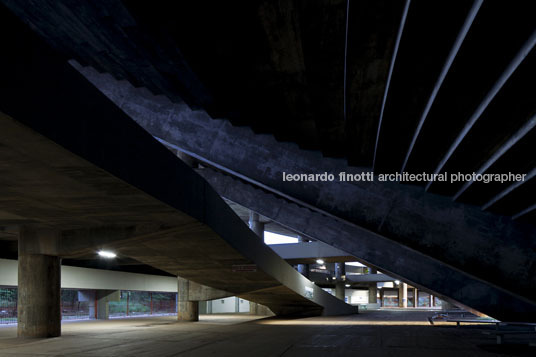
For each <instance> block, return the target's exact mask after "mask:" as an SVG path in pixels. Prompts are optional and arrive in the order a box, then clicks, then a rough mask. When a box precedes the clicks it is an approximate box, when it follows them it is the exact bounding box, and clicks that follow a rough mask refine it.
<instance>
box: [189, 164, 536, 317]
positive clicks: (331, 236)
mask: <svg viewBox="0 0 536 357" xmlns="http://www.w3.org/2000/svg"><path fill="white" fill-rule="evenodd" d="M197 171H198V172H199V173H200V174H201V175H202V176H203V177H204V178H205V179H206V180H207V181H208V182H209V183H210V184H211V185H212V187H214V188H215V189H216V191H217V192H218V193H219V194H220V195H221V196H222V197H225V198H227V199H229V200H231V201H233V202H235V203H238V204H240V205H243V206H245V207H248V208H250V209H251V210H253V211H255V212H258V213H259V214H261V215H263V216H265V217H267V218H270V219H272V220H274V221H276V222H278V223H279V224H281V225H283V226H286V227H287V228H290V229H292V230H295V231H296V232H298V233H301V234H303V235H306V236H309V237H311V238H314V239H318V240H320V241H323V242H325V243H328V244H330V245H332V246H334V247H335V248H339V249H344V250H345V251H347V252H348V253H350V254H352V255H353V256H355V257H356V258H357V259H358V260H360V261H362V262H363V263H365V264H369V265H372V266H376V267H381V269H382V270H383V271H385V272H386V273H387V274H389V275H390V276H394V277H397V278H399V279H401V280H404V281H408V282H410V283H411V284H412V285H414V286H417V287H419V288H421V289H422V288H424V289H425V290H431V291H432V292H433V293H434V294H435V295H438V296H440V297H442V298H443V299H446V300H447V301H448V300H455V301H456V302H458V303H461V304H463V305H465V306H468V307H471V308H474V309H476V310H478V311H481V312H483V313H485V314H488V315H490V316H494V317H496V318H499V319H502V320H523V321H525V320H531V321H532V320H534V319H536V304H534V303H533V302H532V301H528V300H527V299H525V298H523V297H520V296H518V295H515V294H513V293H511V292H508V291H506V290H504V289H501V288H500V287H498V286H493V285H491V284H489V283H487V282H484V281H481V280H479V279H478V278H476V277H474V276H472V275H470V274H467V273H464V272H462V271H460V270H458V269H455V268H454V267H451V266H449V265H446V264H444V263H442V262H440V261H437V260H435V259H433V258H431V257H429V256H427V255H424V254H422V253H419V252H417V251H415V250H413V249H411V248H408V247H404V246H403V245H401V244H399V243H397V242H394V241H392V240H389V239H386V238H385V237H382V236H381V235H378V234H376V233H373V232H371V231H369V230H366V229H363V228H361V227H359V226H356V225H353V224H349V223H345V222H342V221H340V220H337V219H334V218H331V217H328V216H325V215H323V214H321V213H318V212H315V211H312V210H310V209H308V208H305V207H302V206H299V205H297V204H295V203H292V202H288V201H287V200H285V199H282V198H279V197H277V196H275V195H273V194H271V193H268V192H266V191H264V190H261V189H258V188H255V187H253V186H252V185H250V184H247V183H244V182H242V181H240V180H238V179H234V178H232V177H230V176H227V175H224V174H221V173H219V172H216V171H214V170H211V169H208V168H205V169H199V170H197Z"/></svg>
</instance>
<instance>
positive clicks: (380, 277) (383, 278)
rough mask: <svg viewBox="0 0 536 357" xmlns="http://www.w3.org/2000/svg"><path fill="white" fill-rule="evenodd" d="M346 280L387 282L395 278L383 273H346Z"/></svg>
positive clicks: (354, 281) (353, 281)
mask: <svg viewBox="0 0 536 357" xmlns="http://www.w3.org/2000/svg"><path fill="white" fill-rule="evenodd" d="M346 280H349V281H351V282H352V283H361V282H375V283H376V282H377V283H379V282H387V281H395V280H397V279H396V278H393V277H391V276H389V275H385V274H363V275H348V274H347V275H346Z"/></svg>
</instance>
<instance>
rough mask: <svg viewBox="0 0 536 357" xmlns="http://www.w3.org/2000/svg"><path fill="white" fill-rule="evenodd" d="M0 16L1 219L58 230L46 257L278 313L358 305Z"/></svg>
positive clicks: (336, 310)
mask: <svg viewBox="0 0 536 357" xmlns="http://www.w3.org/2000/svg"><path fill="white" fill-rule="evenodd" d="M2 12H3V13H2V18H3V21H4V24H3V25H4V26H6V27H7V28H10V31H9V34H8V33H6V32H4V33H3V42H4V56H2V59H1V64H2V65H1V71H2V73H1V77H2V87H1V93H0V95H1V108H0V111H1V113H0V163H1V170H2V173H1V175H0V181H1V182H0V225H17V226H21V227H31V229H33V230H50V231H53V232H59V233H55V235H51V236H54V237H56V238H57V239H56V240H53V243H51V244H48V243H49V242H48V241H46V242H45V241H42V242H39V243H40V245H41V246H42V248H43V249H44V251H45V253H46V254H49V255H59V256H63V257H76V256H83V255H87V254H91V252H95V250H96V249H97V248H110V249H114V250H116V251H117V252H118V253H119V254H120V255H124V256H128V257H132V258H134V259H136V260H138V261H140V262H143V263H146V264H148V265H151V266H154V267H156V268H159V269H162V270H164V271H167V272H170V273H172V274H176V275H179V276H181V277H183V278H185V279H189V280H191V281H194V282H197V283H199V284H203V285H207V286H210V287H213V288H216V289H220V290H224V291H228V292H230V293H232V294H235V295H238V296H240V297H243V298H245V299H248V300H251V301H254V302H258V303H261V304H263V305H266V306H268V307H269V308H270V309H271V310H272V311H273V312H274V313H276V314H278V315H283V314H284V315H289V314H299V315H313V314H324V315H338V314H350V313H356V312H357V308H354V307H352V306H350V305H347V304H345V303H344V302H343V301H340V300H338V299H336V298H335V297H333V296H331V295H330V294H328V293H326V292H325V291H323V290H322V289H320V288H319V287H317V286H315V285H314V284H313V283H311V282H310V281H308V280H307V279H306V278H304V277H303V276H301V275H300V274H299V273H298V272H296V271H295V270H294V269H293V268H292V267H291V266H290V265H288V264H287V263H286V262H285V261H283V260H282V259H281V258H279V257H278V256H277V255H276V254H275V253H274V252H273V251H272V250H271V249H270V248H269V247H267V246H266V245H265V244H264V243H263V242H262V241H261V239H260V238H259V237H258V236H256V235H255V233H253V232H252V231H251V230H249V228H248V227H247V226H246V225H244V223H243V222H242V221H241V220H240V218H239V217H237V216H236V215H235V214H234V213H233V212H232V210H231V209H230V208H229V207H228V206H227V205H226V204H225V202H224V201H223V200H222V199H221V198H220V197H219V195H218V194H217V193H216V192H215V191H214V190H213V189H212V188H211V187H210V185H209V184H208V183H207V182H206V181H205V180H204V179H203V178H202V177H201V176H199V175H198V174H197V173H195V172H194V171H193V170H192V169H191V168H189V167H188V166H187V165H185V164H184V163H182V162H181V161H180V160H179V159H178V158H177V157H176V156H175V155H174V154H173V153H171V152H169V151H168V150H167V149H166V148H165V147H164V146H162V145H161V144H160V143H158V142H157V141H156V140H155V139H153V137H152V136H151V135H150V134H148V133H147V132H146V131H145V130H143V129H142V128H141V127H140V126H138V125H137V124H136V123H135V122H134V121H133V120H131V119H130V118H129V117H128V116H127V115H125V114H124V113H123V112H122V111H121V110H120V109H119V108H118V107H117V106H116V105H115V104H113V103H112V102H111V101H110V100H108V99H107V98H106V97H105V96H104V95H103V94H101V93H100V92H99V91H98V90H97V89H96V88H95V87H94V86H93V85H91V84H90V83H89V82H88V81H87V80H86V79H85V78H84V77H83V76H82V75H81V74H79V73H78V72H77V71H76V70H75V69H74V68H72V67H71V66H70V65H69V64H68V63H67V58H62V57H61V56H59V55H58V54H57V53H56V52H54V51H53V50H52V49H50V48H49V47H48V46H47V45H45V44H44V43H43V41H41V39H39V38H37V37H36V36H35V35H34V34H33V33H32V32H31V31H30V30H29V28H27V27H26V26H24V25H22V24H21V23H20V22H19V20H18V19H16V18H15V17H14V16H12V15H11V14H9V13H6V11H4V10H2ZM192 140H197V138H196V137H195V134H194V135H192ZM41 243H42V244H41Z"/></svg>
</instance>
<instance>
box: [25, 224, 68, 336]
mask: <svg viewBox="0 0 536 357" xmlns="http://www.w3.org/2000/svg"><path fill="white" fill-rule="evenodd" d="M56 237H57V235H56V232H53V231H47V232H45V231H38V230H27V229H22V230H21V232H20V236H19V242H18V245H19V248H18V250H19V261H18V296H17V315H18V318H17V321H18V325H17V336H19V337H57V336H60V335H61V308H60V306H61V289H60V283H61V260H60V258H59V257H57V256H53V255H47V254H40V252H52V251H53V250H54V245H55V243H56V242H57V240H56Z"/></svg>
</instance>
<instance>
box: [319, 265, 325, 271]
mask: <svg viewBox="0 0 536 357" xmlns="http://www.w3.org/2000/svg"><path fill="white" fill-rule="evenodd" d="M318 269H322V270H326V266H325V265H321V266H319V267H318Z"/></svg>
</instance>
